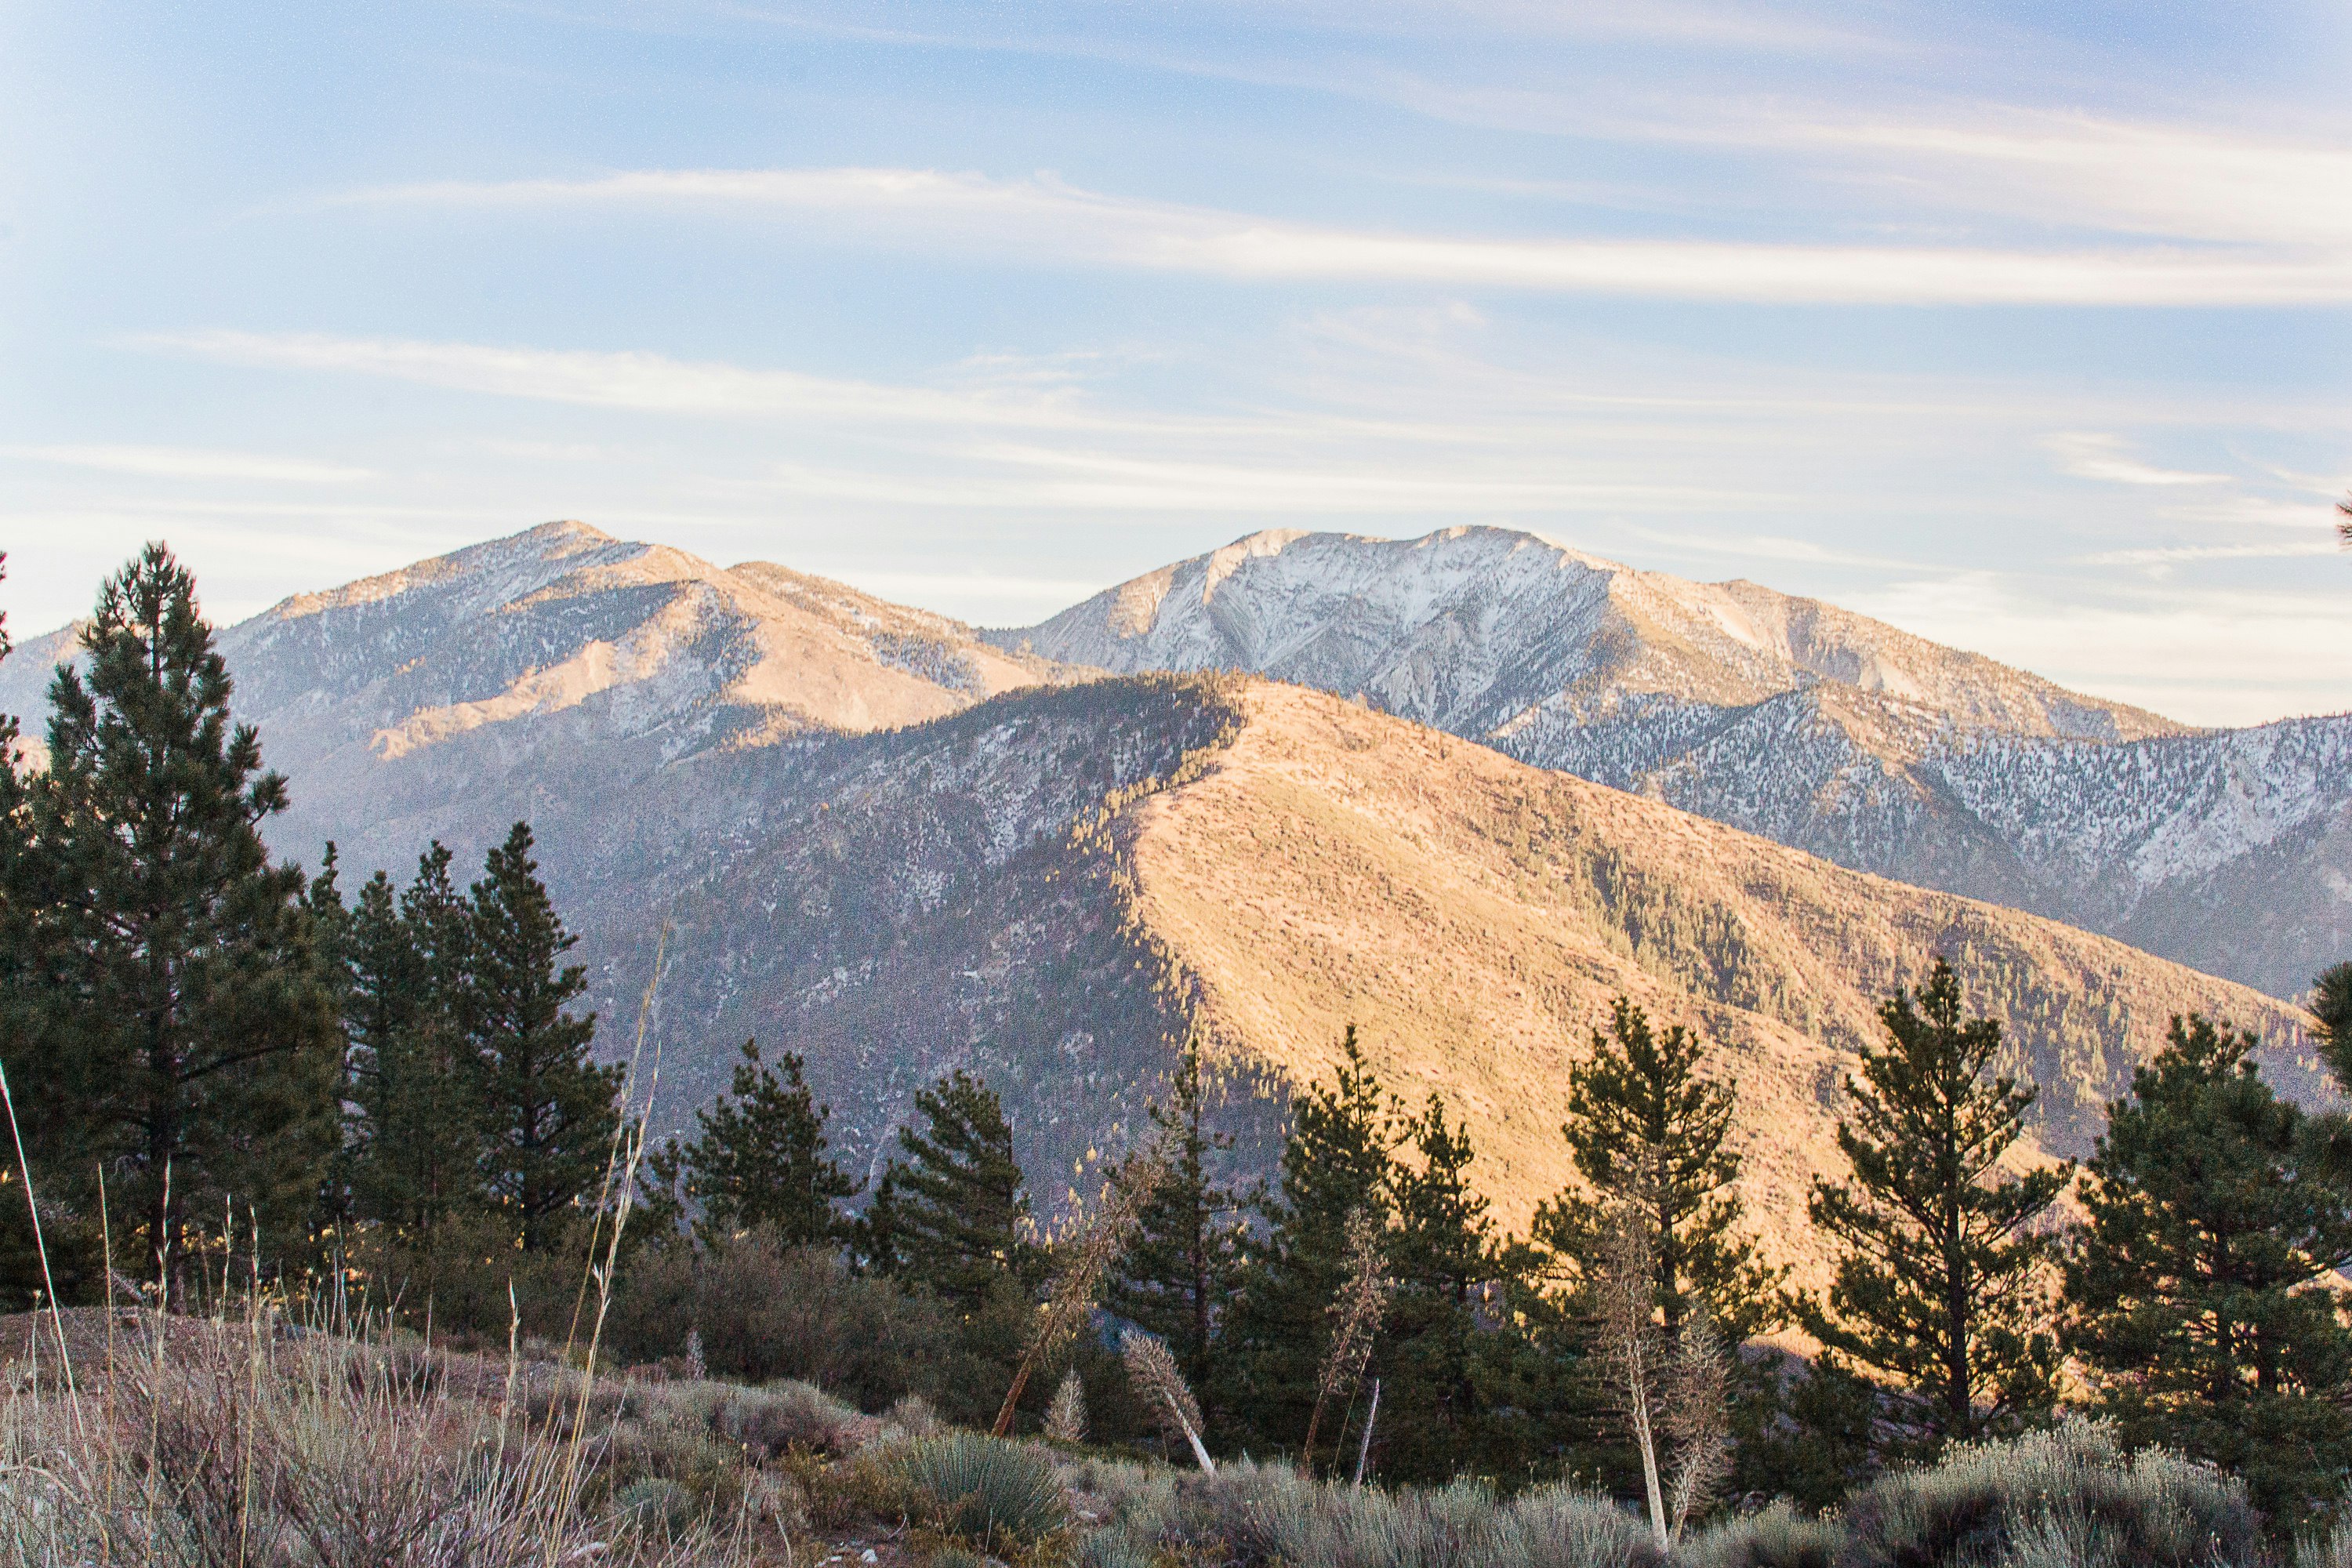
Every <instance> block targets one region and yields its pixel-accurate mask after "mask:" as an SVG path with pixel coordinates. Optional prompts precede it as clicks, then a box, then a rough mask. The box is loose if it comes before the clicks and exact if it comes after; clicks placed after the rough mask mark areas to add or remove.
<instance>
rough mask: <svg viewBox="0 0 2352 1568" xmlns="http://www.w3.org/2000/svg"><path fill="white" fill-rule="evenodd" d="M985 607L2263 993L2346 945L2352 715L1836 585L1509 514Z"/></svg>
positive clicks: (1063, 650) (1078, 651)
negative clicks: (2186, 710) (2012, 638)
mask: <svg viewBox="0 0 2352 1568" xmlns="http://www.w3.org/2000/svg"><path fill="white" fill-rule="evenodd" d="M983 635H984V636H986V637H989V638H990V640H992V642H994V643H995V644H997V646H999V647H1004V648H1007V649H1018V650H1026V651H1027V652H1029V653H1031V654H1033V655H1044V656H1045V657H1048V658H1055V659H1065V660H1069V661H1071V662H1074V663H1079V664H1087V665H1095V666H1099V667H1102V668H1108V669H1112V670H1118V671H1135V670H1146V669H1175V670H1187V669H1244V670H1250V671H1255V672H1257V673H1261V674H1265V675H1271V676H1274V677H1276V678H1278V679H1285V680H1294V681H1297V682H1300V683H1302V684H1306V685H1310V686H1317V687H1320V688H1322V689H1326V690H1328V691H1335V692H1339V693H1341V694H1343V695H1351V696H1352V695H1360V696H1362V697H1363V698H1364V699H1365V700H1367V701H1369V702H1370V703H1372V704H1374V705H1376V706H1378V707H1380V708H1381V709H1383V710H1387V711H1390V712H1394V713H1398V714H1402V715H1404V716H1406V717H1409V718H1412V719H1415V720H1418V721H1421V722H1423V723H1425V724H1430V725H1433V726H1435V727H1437V728H1440V729H1444V730H1448V731H1453V732H1454V733H1455V734H1458V735H1463V736H1465V737H1468V738H1470V739H1474V740H1477V741H1481V742H1486V743H1487V744H1490V745H1493V746H1496V747H1497V748H1498V749H1500V750H1503V751H1505V752H1509V753H1510V754H1511V755H1513V756H1516V757H1518V758H1521V759H1522V760H1524V761H1528V762H1531V763H1538V764H1540V765H1542V766H1545V767H1551V768H1559V769H1564V770H1566V771H1568V772H1570V773H1576V774H1577V775H1579V776H1580V777H1583V778H1589V779H1592V780H1596V781H1598V782H1601V783H1604V784H1612V785H1614V786H1616V787H1618V788H1621V789H1625V790H1630V791H1633V792H1635V793H1638V794H1643V795H1652V796H1654V797H1656V798H1658V799H1662V800H1666V801H1670V802H1672V803H1673V804H1675V805H1679V806H1682V807H1684V808H1685V809H1686V810H1690V811H1694V812H1696V813H1699V814H1700V815H1702V816H1709V817H1713V818H1715V819H1716V820H1717V821H1720V822H1727V823H1730V824H1732V825H1734V826H1739V827H1743V828H1746V829H1748V831H1750V832H1754V833H1759V834H1761V835H1764V836H1766V837H1771V838H1774V839H1777V840H1779V841H1780V842H1781V843H1784V844H1788V845H1791V846H1794V847H1799V848H1802V849H1805V850H1808V851H1810V852H1811V853H1813V854H1817V855H1820V856H1822V857H1824V858H1829V859H1832V860H1835V861H1837V862H1838V863H1840V864H1841V865H1845V866H1851V867H1854V868H1861V869H1865V870H1870V871H1875V872H1879V873H1881V874H1883V875H1886V876H1890V877H1895V878H1897V879H1902V880H1905V881H1910V882H1916V883H1919V884H1922V885H1924V886H1928V887H1934V888H1940V889H1946V890H1948V891H1954V892H1959V893H1964V894H1967V895H1969V896H1970V897H1975V898H1981V899H1986V900H1993V901H1997V902H2000V903H2006V904H2011V905H2014V906H2016V907H2018V908H2021V909H2026V910H2033V911H2035V912H2038V913H2042V914H2047V915H2050V916H2053V917H2054V918H2057V919H2061V920H2064V921H2068V922H2070V923H2074V924H2078V925H2082V926H2084V927H2086V928H2088V929H2091V930H2095V931H2105V932H2107V933H2110V934H2113V935H2116V936H2119V937H2122V938H2124V939H2125V940H2126V941H2129V942H2135V943H2137V944H2139V945H2142V946H2146V947H2147V948H2149V949H2150V950H2151V951H2153V952H2159V953H2162V954H2165V955H2167V956H2169V957H2174V958H2178V959H2180V960H2182V961H2183V962H2186V963H2193V964H2196V965H2198V966H2199V967H2202V968H2207V969H2210V970H2211V971H2213V972H2214V973H2221V974H2227V975H2229V976H2231V977H2232V978H2235V979H2238V980H2242V981H2243V982H2245V983H2247V984H2253V985H2257V986H2260V987H2262V988H2263V989H2265V990H2268V991H2270V992H2271V993H2272V994H2275V995H2281V996H2288V995H2293V994H2296V993H2298V992H2300V991H2301V990H2302V988H2303V987H2304V986H2305V984H2307V983H2308V981H2309V978H2310V976H2311V975H2312V974H2313V973H2315V971H2316V970H2317V969H2319V968H2320V967H2322V966H2324V965H2325V964H2326V963H2332V962H2334V961H2336V959H2337V958H2340V957H2341V956H2342V955H2343V954H2344V953H2345V952H2352V716H2337V717H2334V718H2323V719H2306V720H2294V721H2285V722H2283V723H2279V724H2273V725H2266V726H2263V727H2260V728H2257V729H2252V730H2244V731H2190V730H2188V729H2186V728H2184V727H2183V726H2180V725H2178V724H2174V723H2172V722H2171V721H2168V720H2165V719H2162V718H2160V717H2158V716H2157V715H2155V714H2152V713H2147V712H2145V711H2143V710H2138V709H2135V708H2130V707H2126V706H2125V705H2123V704H2120V703H2113V702H2106V701H2103V700H2098V699H2096V698H2091V697H2085V696H2083V695H2081V694H2079V693H2076V692H2072V691H2068V690H2066V689H2063V688H2061V687H2058V686H2056V685H2053V683H2051V682H2049V681H2046V680H2043V679H2040V678H2038V677H2035V676H2032V675H2030V674H2027V673H2025V672H2023V671H2021V670H2016V669H2012V668H2008V667H2006V666H2004V665H2000V664H1998V663H1996V662H1994V661H1993V660H1991V659H1989V658H1982V657H1979V656H1978V655H1975V654H1969V653H1962V652H1958V651H1957V650H1954V649H1951V648H1948V647H1940V646H1939V645H1937V644H1934V643H1930V642H1927V641H1926V640H1925V639H1923V638H1919V637H1913V636H1911V635H1909V634H1907V633H1905V632H1902V631H1899V630H1897V629H1895V627H1892V626H1885V625H1884V624H1882V623H1879V622H1876V621H1873V620H1870V619H1868V618H1866V617H1864V616H1855V615H1852V614H1850V613H1848V612H1846V611H1843V610H1840V609H1838V608H1836V607H1835V606H1834V605H1824V604H1822V603H1819V602H1818V601H1814V600H1810V599H1801V598H1794V597H1791V596H1790V595H1782V594H1776V593H1774V592H1772V591H1771V590H1769V589H1767V588H1763V587H1759V586H1758V585H1757V584H1752V583H1745V582H1734V583H1722V584H1699V583H1691V582H1686V581H1684V580H1683V579H1680V578H1675V577H1671V576H1667V575H1664V574H1659V573H1649V572H1637V571H1633V570H1632V569H1630V568H1627V567H1623V566H1620V565H1617V564H1615V563H1611V562H1607V561H1603V560H1601V559H1599V558H1597V557H1594V556H1590V555H1586V554H1583V553H1581V552H1578V551H1574V550H1570V549H1568V548H1566V547H1564V546H1561V545H1559V544H1556V543H1553V542H1550V541H1548V540H1545V539H1542V538H1539V537H1538V536H1537V535H1534V534H1528V533H1519V532H1514V531H1508V530H1502V529H1484V528H1465V529H1449V530H1445V531H1441V532H1437V533H1433V534H1430V535H1427V536H1426V537H1423V538H1421V539H1415V540H1403V541H1391V540H1376V539H1365V538H1361V537H1358V536H1355V535H1349V534H1333V533H1297V532H1289V531H1276V532H1267V533H1259V534H1254V535H1252V536H1250V537H1249V538H1247V539H1244V540H1241V541H1238V542H1235V543H1234V544H1230V545H1227V546H1225V547H1224V548H1223V549H1222V550H1218V551H1215V552H1212V553H1210V554H1207V555H1202V556H1196V557H1194V558H1192V560H1189V561H1183V562H1180V563H1176V564H1174V565H1172V566H1167V567H1162V568H1161V569H1160V570H1159V571H1157V572H1154V573H1150V574H1147V575H1145V576H1142V577H1139V578H1136V579H1135V580H1133V581H1132V582H1129V583H1127V584H1121V585H1120V586H1118V587H1117V588H1114V589H1111V590H1108V591H1107V592H1106V593H1103V594H1101V595H1097V596H1096V597H1095V598H1093V599H1090V600H1087V602H1086V603H1084V604H1081V605H1076V606H1074V607H1073V608H1071V609H1069V610H1066V611H1065V612H1063V613H1062V614H1061V615H1059V616H1055V617H1054V618H1053V619H1051V620H1048V621H1046V622H1045V623H1043V624H1042V625H1039V626H1031V627H1026V628H1022V629H1018V630H1013V631H1002V632H988V633H985V634H983Z"/></svg>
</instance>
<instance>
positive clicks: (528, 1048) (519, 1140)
mask: <svg viewBox="0 0 2352 1568" xmlns="http://www.w3.org/2000/svg"><path fill="white" fill-rule="evenodd" d="M530 851H531V836H530V825H529V824H528V823H521V822H518V823H516V824H515V825H514V829H513V831H511V832H510V833H509V834H508V835H507V840H506V842H505V843H504V844H503V845H501V846H499V847H498V848H496V849H493V850H491V851H490V853H489V857H488V861H487V862H486V864H485V866H484V874H483V877H482V879H481V880H480V881H478V882H476V883H475V884H474V886H473V889H472V892H471V894H470V896H469V899H468V915H469V919H468V921H467V925H468V939H467V941H468V947H467V953H468V962H467V965H466V982H465V991H464V1012H465V1018H466V1022H467V1028H468V1033H469V1035H470V1039H469V1041H468V1044H469V1046H470V1047H471V1049H472V1051H473V1053H474V1055H475V1057H476V1058H477V1059H478V1060H479V1062H480V1063H481V1065H482V1086H483V1105H484V1108H485V1110H486V1113H487V1117H488V1131H489V1140H488V1152H487V1155H486V1157H485V1166H484V1174H485V1176H486V1178H487V1182H486V1184H487V1186H488V1193H489V1196H490V1199H491V1201H492V1202H494V1203H496V1204H498V1205H500V1206H502V1207H503V1208H504V1209H505V1210H506V1211H507V1213H508V1214H509V1216H510V1217H511V1219H512V1221H513V1223H514V1226H515V1229H516V1233H517V1235H518V1236H519V1237H520V1239H521V1242H522V1246H523V1249H524V1250H525V1251H527V1252H542V1251H545V1250H547V1249H549V1248H550V1247H553V1246H554V1245H555V1244H556V1242H557V1240H558V1238H559V1237H560V1236H561V1235H562V1228H563V1221H564V1218H565V1216H566V1215H568V1214H569V1212H570V1211H571V1210H572V1208H573V1207H574V1206H575V1205H578V1204H580V1203H581V1202H583V1200H593V1198H594V1197H595V1196H596V1194H597V1191H598V1187H599V1184H601V1182H602V1181H603V1179H604V1173H605V1166H606V1162H607V1161H608V1160H609V1158H610V1156H611V1150H612V1143H613V1133H614V1126H615V1124H616V1122H617V1121H618V1118H619V1115H620V1110H619V1105H618V1100H619V1096H620V1088H621V1069H620V1068H600V1067H598V1066H596V1065H595V1064H594V1063H593V1061H591V1060H590V1059H589V1056H588V1049H589V1046H590V1045H591V1044H592V1043H593V1041H594V1039H595V1037H596V1016H595V1015H594V1014H593V1013H591V1014H589V1015H587V1016H584V1017H576V1018H575V1017H572V1016H570V1015H569V1014H567V1013H565V1012H564V1010H563V1009H564V1007H565V1006H566V1005H568V1004H569V1003H571V1002H572V1000H573V999H574V998H575V997H577V996H578V995H579V994H581V993H582V992H583V991H584V990H586V989H587V985H588V982H587V977H586V973H585V972H584V971H583V970H582V969H581V968H580V967H579V966H578V965H576V964H575V965H573V966H572V967H570V968H564V969H558V968H557V967H556V965H557V964H558V963H559V962H560V961H561V960H562V957H563V955H564V954H565V953H567V952H570V951H571V950H572V943H573V942H576V941H577V940H578V939H577V938H576V937H574V936H572V933H571V932H569V931H565V930H564V929H563V921H562V919H561V918H560V917H559V916H558V915H557V914H556V912H555V906H554V905H553V904H552V903H551V901H550V900H549V899H548V896H547V889H546V888H545V887H544V886H542V885H541V882H540V880H539V875H538V873H539V864H538V862H537V861H535V860H533V859H532V858H530Z"/></svg>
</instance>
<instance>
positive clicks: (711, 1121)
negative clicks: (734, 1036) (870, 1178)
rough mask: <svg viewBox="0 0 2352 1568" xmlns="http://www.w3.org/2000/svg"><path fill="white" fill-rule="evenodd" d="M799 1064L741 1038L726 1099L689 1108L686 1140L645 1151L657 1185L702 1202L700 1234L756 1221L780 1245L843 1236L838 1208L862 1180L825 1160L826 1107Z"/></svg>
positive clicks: (731, 1230)
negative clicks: (767, 1056) (771, 1060)
mask: <svg viewBox="0 0 2352 1568" xmlns="http://www.w3.org/2000/svg"><path fill="white" fill-rule="evenodd" d="M802 1070H803V1062H802V1060H801V1058H799V1057H796V1056H794V1055H793V1053H792V1052H790V1051H786V1052H784V1053H783V1055H782V1057H781V1058H779V1059H778V1061H777V1063H776V1065H775V1066H774V1067H770V1066H768V1065H766V1064H765V1063H763V1062H762V1061H761V1059H760V1047H759V1042H757V1041H756V1040H746V1041H744V1042H743V1059H742V1061H740V1063H738V1064H737V1065H736V1068H735V1077H734V1081H733V1084H732V1086H731V1087H730V1089H729V1091H728V1093H727V1095H726V1096H725V1097H724V1098H722V1099H721V1100H719V1103H718V1104H716V1105H714V1106H712V1107H710V1108H709V1109H708V1110H698V1111H696V1112H695V1121H696V1123H697V1124H698V1128H699V1131H698V1135H697V1136H696V1137H695V1138H694V1140H693V1141H692V1142H687V1143H680V1142H678V1141H677V1139H671V1140H670V1141H669V1142H667V1144H666V1145H664V1147H663V1148H662V1150H661V1151H660V1152H658V1153H656V1154H655V1155H654V1156H652V1158H651V1161H650V1163H651V1164H652V1166H653V1177H654V1181H655V1182H656V1184H658V1185H659V1186H661V1187H663V1188H666V1189H669V1190H674V1191H677V1192H678V1193H679V1194H681V1195H682V1196H683V1197H684V1198H685V1199H686V1200H687V1201H688V1202H693V1203H698V1204H700V1205H701V1207H702V1218H701V1223H700V1226H698V1230H699V1232H700V1234H701V1235H702V1236H703V1237H704V1239H705V1240H706V1241H708V1240H709V1239H711V1238H714V1237H723V1236H733V1235H738V1234H740V1233H741V1232H744V1231H747V1230H751V1229H752V1228H753V1227H754V1226H768V1227H771V1228H772V1230H773V1231H774V1232H775V1235H776V1237H777V1238H778V1239H779V1240H781V1241H782V1243H783V1244H784V1245H785V1246H787V1247H814V1246H816V1245H818V1244H820V1243H823V1242H831V1241H835V1240H839V1239H842V1238H843V1237H845V1235H846V1229H845V1224H844V1222H843V1219H842V1215H841V1211H840V1208H839V1207H838V1205H839V1204H840V1203H841V1201H842V1200H843V1199H845V1198H851V1197H855V1196H856V1195H857V1193H858V1190H859V1188H860V1186H861V1185H862V1184H860V1183H857V1182H855V1181H852V1180H851V1179H850V1177H849V1176H848V1174H847V1173H845V1172H844V1171H843V1170H842V1168H841V1167H840V1166H839V1165H837V1164H835V1163H834V1162H833V1161H832V1160H831V1159H830V1158H828V1157H827V1156H826V1154H825V1148H826V1140H825V1135H824V1124H825V1122H826V1121H828V1120H829V1119H830V1118H831V1117H832V1115H833V1109H832V1107H830V1106H824V1105H819V1104H817V1103H815V1099H814V1096H813V1095H812V1094H811V1093H810V1092H809V1087H808V1083H807V1081H806V1080H805V1079H803V1076H802Z"/></svg>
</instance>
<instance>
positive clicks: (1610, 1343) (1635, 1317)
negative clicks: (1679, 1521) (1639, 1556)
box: [1594, 1209, 1674, 1552]
mask: <svg viewBox="0 0 2352 1568" xmlns="http://www.w3.org/2000/svg"><path fill="white" fill-rule="evenodd" d="M1600 1262H1601V1267H1600V1268H1599V1270H1598V1271H1597V1273H1598V1278H1597V1279H1595V1281H1594V1284H1595V1286H1596V1288H1597V1295H1598V1298H1599V1300H1598V1301H1597V1303H1596V1304H1597V1305H1598V1307H1599V1309H1600V1317H1601V1354H1602V1355H1603V1356H1604V1357H1606V1358H1607V1361H1608V1364H1609V1369H1610V1371H1611V1372H1612V1373H1613V1374H1614V1376H1615V1379H1616V1383H1617V1392H1618V1394H1619V1396H1620V1397H1621V1398H1622V1399H1623V1400H1624V1408H1625V1422H1626V1426H1627V1428H1628V1430H1629V1432H1630V1434H1631V1436H1633V1447H1634V1448H1635V1449H1636V1450H1637V1451H1639V1453H1640V1454H1641V1456H1642V1486H1643V1491H1644V1493H1645V1494H1646V1497H1647V1499H1648V1501H1649V1505H1650V1530H1651V1533H1652V1535H1653V1536H1654V1538H1655V1540H1656V1543H1657V1548H1658V1550H1659V1551H1660V1552H1664V1551H1666V1550H1667V1549H1668V1548H1669V1547H1670V1546H1671V1545H1672V1544H1673V1542H1674V1536H1673V1532H1672V1531H1671V1529H1670V1528H1669V1526H1668V1524H1667V1521H1666V1501H1665V1494H1664V1489H1663V1488H1662V1487H1661V1486H1660V1484H1659V1479H1658V1440H1657V1417H1658V1410H1657V1393H1658V1378H1659V1372H1660V1363H1662V1362H1663V1361H1664V1349H1663V1347H1662V1346H1661V1345H1660V1344H1659V1342H1658V1330H1657V1324H1656V1321H1655V1319H1654V1313H1653V1310H1652V1302H1653V1297H1654V1286H1653V1284H1652V1282H1651V1276H1652V1272H1653V1268H1654V1253H1653V1250H1652V1248H1651V1246H1650V1231H1649V1226H1648V1225H1647V1224H1646V1223H1645V1222H1644V1219H1643V1216H1642V1215H1639V1214H1637V1213H1634V1212H1632V1211H1631V1210H1626V1209H1620V1210H1617V1211H1615V1212H1612V1214H1611V1215H1609V1216H1608V1218H1607V1220H1606V1221H1605V1223H1604V1224H1603V1226H1602V1227H1601V1259H1600Z"/></svg>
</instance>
